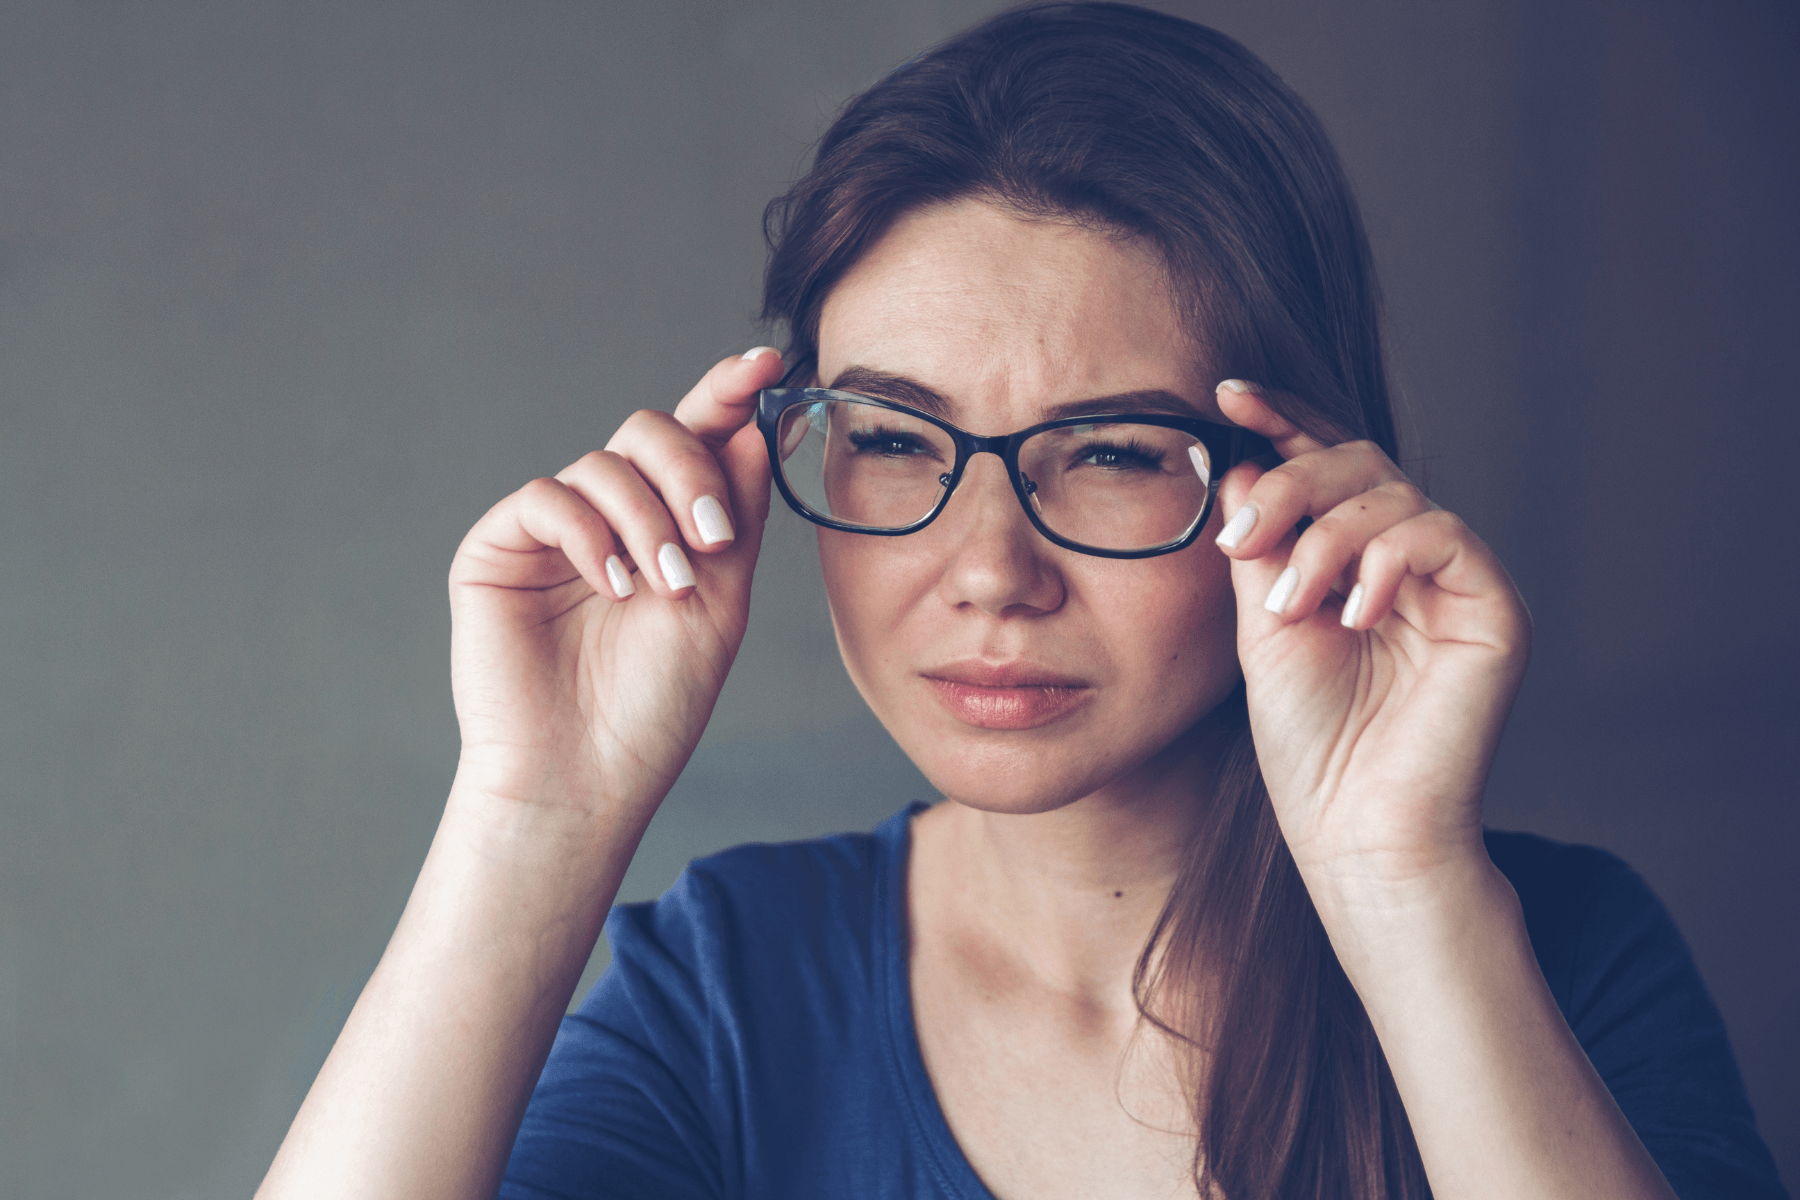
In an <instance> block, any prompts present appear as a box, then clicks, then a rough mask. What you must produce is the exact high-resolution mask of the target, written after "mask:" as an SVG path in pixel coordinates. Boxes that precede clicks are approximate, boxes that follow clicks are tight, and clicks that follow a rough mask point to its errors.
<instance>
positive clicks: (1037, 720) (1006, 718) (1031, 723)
mask: <svg viewBox="0 0 1800 1200" xmlns="http://www.w3.org/2000/svg"><path fill="white" fill-rule="evenodd" d="M920 675H921V677H922V678H923V679H924V680H925V682H926V683H928V684H930V685H931V689H932V691H933V692H934V693H936V695H937V697H938V699H939V701H941V702H942V703H943V705H944V707H945V708H946V709H948V710H949V712H950V715H951V716H953V717H955V718H956V719H957V720H958V721H961V722H962V723H963V724H965V725H970V726H973V727H975V728H976V729H1035V728H1037V727H1038V726H1040V725H1048V724H1050V723H1051V722H1052V721H1056V720H1059V719H1061V718H1062V717H1065V716H1067V715H1068V714H1069V713H1071V712H1073V711H1075V709H1077V708H1079V707H1080V706H1081V705H1083V704H1086V703H1087V702H1088V700H1089V699H1090V698H1092V696H1093V686H1092V685H1091V684H1089V683H1088V682H1087V681H1086V680H1084V679H1079V678H1076V677H1075V676H1072V675H1065V674H1063V673H1061V672H1058V671H1052V670H1049V669H1047V668H1044V667H1039V666H1036V665H1034V664H1031V663H1024V662H1013V663H984V662H981V661H979V660H969V661H964V662H956V663H948V664H946V665H944V666H941V667H935V668H932V669H930V670H926V671H921V672H920Z"/></svg>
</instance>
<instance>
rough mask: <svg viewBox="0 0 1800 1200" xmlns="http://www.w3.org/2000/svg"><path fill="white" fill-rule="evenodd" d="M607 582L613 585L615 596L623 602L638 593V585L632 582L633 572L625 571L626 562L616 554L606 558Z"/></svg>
mask: <svg viewBox="0 0 1800 1200" xmlns="http://www.w3.org/2000/svg"><path fill="white" fill-rule="evenodd" d="M606 582H608V583H610V584H612V590H613V595H615V596H617V597H618V598H619V599H621V600H623V599H625V597H627V596H630V595H634V594H636V592H637V585H636V584H634V583H632V582H631V572H630V571H627V570H626V569H625V560H624V559H622V558H620V557H619V556H618V555H616V554H609V555H607V556H606Z"/></svg>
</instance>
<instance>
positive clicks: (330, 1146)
mask: <svg viewBox="0 0 1800 1200" xmlns="http://www.w3.org/2000/svg"><path fill="white" fill-rule="evenodd" d="M645 823H646V822H645V820H643V819H637V818H621V819H619V820H617V821H614V822H612V823H611V824H607V823H605V822H597V821H596V820H595V819H594V818H592V817H586V818H579V817H576V816H574V815H572V814H570V815H562V814H545V813H542V812H537V811H534V810H528V809H526V808H524V807H523V806H519V805H506V804H503V803H498V802H494V801H491V800H487V799H485V798H479V797H471V796H467V795H463V794H458V793H453V794H452V796H451V799H450V802H449V804H448V805H447V806H446V810H445V814H444V819H443V821H442V823H441V824H440V825H439V827H438V832H437V836H436V837H435V838H434V839H433V841H432V845H431V850H430V852H429V853H428V855H427V856H426V860H425V865H424V867H423V869H422V870H421V872H420V875H419V880H418V883H417V884H416V885H415V886H414V889H413V893H412V896H411V898H410V899H409V900H408V902H407V906H406V911H405V913H404V914H403V915H402V916H401V919H400V923H399V926H398V928H397V929H396V930H395V932H394V937H393V939H392V941H391V942H390V943H389V945H388V949H387V952H386V953H385V954H384V955H383V957H382V959H381V962H380V964H379V965H378V966H377V967H376V969H375V973H374V974H373V976H371V978H370V980H369V983H368V986H367V987H365V988H364V990H363V993H362V996H361V997H360V998H359V999H358V1000H357V1003H356V1007H355V1008H354V1010H352V1012H351V1014H350V1018H349V1020H348V1021H347V1022H346V1023H345V1026H344V1029H343V1032H342V1034H340V1036H339V1037H338V1040H337V1043H336V1045H335V1046H334V1047H333V1048H332V1051H331V1055H330V1057H329V1058H328V1059H327V1060H326V1062H325V1066H324V1067H323V1069H322V1070H321V1071H320V1072H319V1077H318V1079H317V1080H316V1081H315V1082H314V1084H313V1086H312V1089H311V1091H310V1092H308V1094H307V1097H306V1101H305V1103H304V1104H303V1105H302V1106H301V1109H300V1113H299V1115H298V1116H297V1117H296V1118H295V1120H294V1125H293V1127H292V1129H291V1130H290V1131H289V1133H288V1136H287V1139H286V1141H285V1142H283V1144H282V1147H281V1151H280V1153H279V1154H278V1155H277V1157H276V1160H275V1164H274V1166H273V1167H272V1168H271V1169H270V1171H269V1175H268V1177H267V1178H266V1179H265V1180H264V1182H263V1186H262V1188H261V1190H260V1191H259V1192H258V1195H259V1197H264V1198H268V1200H273V1198H275V1197H308V1198H310V1197H317V1196H333V1197H401V1196H405V1197H412V1196H433V1197H440V1198H450V1197H490V1196H492V1195H493V1193H494V1190H495V1188H496V1186H497V1184H498V1181H499V1178H500V1174H501V1173H502V1171H503V1170H504V1169H505V1164H506V1158H507V1155H508V1153H509V1152H510V1150H511V1147H512V1142H513V1138H514V1137H515V1136H516V1133H517V1130H518V1124H519V1120H520V1117H521V1116H522V1114H523V1112H524V1108H525V1103H526V1101H527V1100H528V1099H529V1097H530V1094H531V1089H532V1086H533V1085H534V1084H535V1082H536V1080H537V1076H538V1073H539V1072H540V1071H541V1070H542V1068H543V1064H544V1059H545V1057H546V1056H547V1055H548V1053H549V1049H550V1043H551V1041H552V1040H553V1039H554V1037H555V1034H556V1029H557V1025H558V1022H559V1021H560V1020H561V1017H562V1015H563V1012H564V1011H565V1009H566V1007H567V1005H568V1000H569V997H570V995H571V994H572V993H573V991H574V988H575V984H576V982H577V980H578V979H579V978H580V975H581V971H582V968H583V966H584V965H585V964H586V962H587V959H588V956H589V955H590V954H591V953H592V951H593V947H594V944H595V942H596V940H597V939H598V937H599V933H600V928H601V925H602V923H603V921H604V919H605V916H606V912H607V910H608V909H609V908H610V906H611V904H612V901H613V897H614V896H615V895H616V893H617V891H618V886H619V881H620V879H621V878H622V877H623V875H624V872H625V868H626V866H627V865H628V864H629V862H630V859H631V855H632V853H633V851H634V850H635V849H636V846H637V842H638V839H639V837H641V835H642V833H643V827H644V824H645Z"/></svg>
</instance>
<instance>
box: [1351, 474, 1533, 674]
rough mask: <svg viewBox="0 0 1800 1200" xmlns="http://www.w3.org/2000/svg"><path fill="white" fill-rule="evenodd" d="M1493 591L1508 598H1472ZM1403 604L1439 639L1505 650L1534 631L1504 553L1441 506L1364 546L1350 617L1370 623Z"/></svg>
mask: <svg viewBox="0 0 1800 1200" xmlns="http://www.w3.org/2000/svg"><path fill="white" fill-rule="evenodd" d="M1359 593H1360V594H1359ZM1408 597H1410V599H1408ZM1488 599H1495V600H1504V601H1505V603H1503V604H1501V605H1499V606H1498V608H1496V607H1495V606H1493V605H1488V604H1482V603H1470V601H1482V600H1488ZM1402 607H1406V608H1409V609H1410V611H1408V612H1405V613H1403V614H1402V615H1404V616H1405V617H1406V619H1407V620H1408V621H1409V622H1411V623H1413V624H1415V625H1418V626H1420V627H1421V628H1424V629H1426V630H1427V632H1429V633H1430V635H1431V636H1432V637H1433V638H1435V639H1441V640H1451V641H1460V642H1470V643H1478V644H1484V645H1493V646H1497V647H1500V648H1502V649H1506V650H1515V649H1518V648H1519V647H1520V646H1522V645H1524V644H1527V643H1528V642H1529V639H1530V625H1529V618H1528V617H1527V616H1526V614H1525V607H1524V604H1523V603H1522V602H1520V601H1519V599H1518V592H1517V590H1516V589H1515V588H1514V587H1513V583H1512V580H1511V578H1510V577H1508V576H1507V574H1506V570H1505V568H1504V567H1502V566H1501V565H1500V561H1499V559H1497V558H1496V557H1495V556H1494V553H1493V551H1492V550H1490V549H1489V548H1488V547H1487V545H1486V544H1485V543H1484V542H1482V540H1481V539H1480V538H1478V537H1476V536H1475V535H1474V533H1473V532H1471V531H1470V529H1469V527H1468V526H1467V525H1464V524H1463V523H1462V521H1461V520H1460V519H1458V518H1457V517H1456V516H1455V515H1454V514H1453V513H1447V512H1444V511H1443V510H1442V509H1433V510H1431V511H1429V512H1424V513H1420V514H1419V515H1417V516H1415V517H1412V518H1410V519H1408V520H1405V521H1402V522H1400V523H1399V524H1397V525H1393V526H1390V527H1389V528H1388V529H1386V530H1384V531H1383V532H1382V533H1381V534H1379V535H1378V536H1376V537H1375V538H1373V539H1372V540H1371V541H1370V542H1369V544H1368V545H1367V546H1366V547H1365V548H1364V549H1363V555H1362V563H1361V565H1360V567H1359V568H1358V571H1357V581H1356V586H1355V587H1353V588H1352V589H1351V595H1350V599H1348V600H1346V601H1345V618H1344V624H1345V625H1346V626H1348V627H1349V628H1351V629H1356V630H1364V629H1371V628H1373V627H1374V626H1376V625H1378V624H1380V623H1381V621H1382V620H1384V619H1385V618H1386V617H1387V616H1388V615H1389V613H1391V612H1395V611H1397V610H1398V609H1400V608H1402Z"/></svg>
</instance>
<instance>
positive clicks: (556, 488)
mask: <svg viewBox="0 0 1800 1200" xmlns="http://www.w3.org/2000/svg"><path fill="white" fill-rule="evenodd" d="M562 494H563V483H562V480H560V479H553V478H551V477H550V476H548V475H540V476H538V477H537V478H536V479H533V480H531V481H530V482H529V483H527V484H526V485H525V486H524V487H522V488H520V489H519V492H518V495H519V499H521V500H523V501H525V502H526V503H527V504H545V503H549V502H554V501H557V500H560V499H562Z"/></svg>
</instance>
